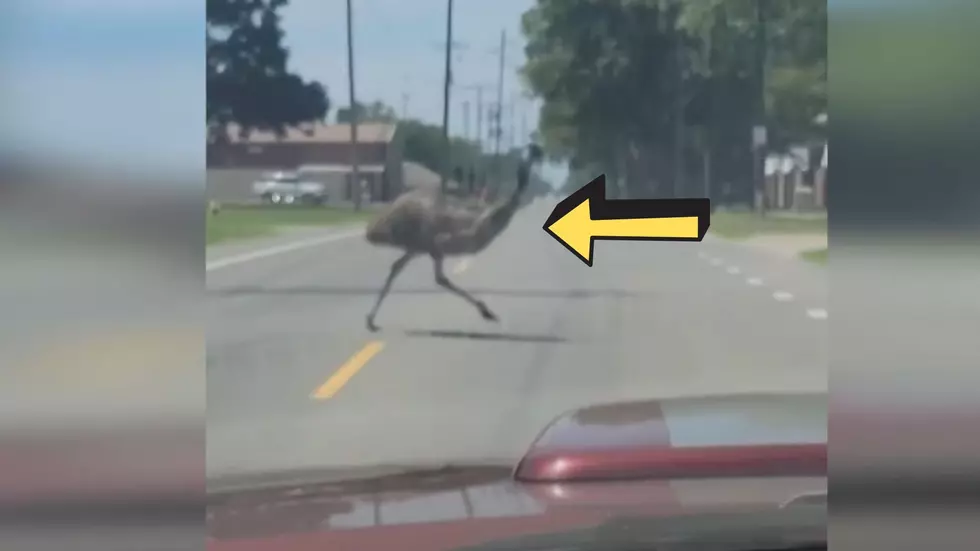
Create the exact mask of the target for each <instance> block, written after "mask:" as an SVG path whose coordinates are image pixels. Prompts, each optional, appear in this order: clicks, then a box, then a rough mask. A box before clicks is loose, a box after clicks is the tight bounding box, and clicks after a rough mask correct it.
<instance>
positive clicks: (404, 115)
mask: <svg viewBox="0 0 980 551" xmlns="http://www.w3.org/2000/svg"><path fill="white" fill-rule="evenodd" d="M408 97H409V94H408V92H402V119H403V120H404V119H407V118H408Z"/></svg>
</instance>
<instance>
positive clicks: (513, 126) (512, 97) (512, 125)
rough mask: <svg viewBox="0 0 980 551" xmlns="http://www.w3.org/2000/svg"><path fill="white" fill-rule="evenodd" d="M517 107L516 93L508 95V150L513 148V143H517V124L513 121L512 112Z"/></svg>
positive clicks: (514, 111)
mask: <svg viewBox="0 0 980 551" xmlns="http://www.w3.org/2000/svg"><path fill="white" fill-rule="evenodd" d="M516 107H517V94H511V95H510V133H509V135H510V143H509V147H508V149H507V151H508V152H510V151H513V150H514V145H516V144H517V124H515V122H514V120H515V119H514V113H516Z"/></svg>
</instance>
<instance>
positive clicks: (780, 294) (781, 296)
mask: <svg viewBox="0 0 980 551" xmlns="http://www.w3.org/2000/svg"><path fill="white" fill-rule="evenodd" d="M772 298H774V299H776V300H778V301H779V302H789V301H791V300H793V294H792V293H788V292H786V291H776V292H775V293H773V294H772Z"/></svg>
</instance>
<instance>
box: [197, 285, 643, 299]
mask: <svg viewBox="0 0 980 551" xmlns="http://www.w3.org/2000/svg"><path fill="white" fill-rule="evenodd" d="M470 292H471V293H473V294H474V295H480V296H486V297H505V298H506V297H510V298H532V299H534V298H538V299H590V298H632V297H637V296H640V295H642V294H643V293H639V292H636V291H624V290H621V289H471V290H470ZM208 293H209V294H212V295H215V296H229V297H233V296H262V295H267V296H305V295H311V296H317V295H322V296H329V295H346V296H356V295H370V296H374V295H376V294H377V293H378V291H377V289H375V288H374V287H353V286H324V285H308V286H301V287H263V286H236V287H226V288H221V289H212V290H208ZM391 294H393V295H442V294H446V290H445V289H441V288H439V287H414V288H408V289H392V291H391Z"/></svg>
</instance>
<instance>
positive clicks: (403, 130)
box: [398, 119, 551, 195]
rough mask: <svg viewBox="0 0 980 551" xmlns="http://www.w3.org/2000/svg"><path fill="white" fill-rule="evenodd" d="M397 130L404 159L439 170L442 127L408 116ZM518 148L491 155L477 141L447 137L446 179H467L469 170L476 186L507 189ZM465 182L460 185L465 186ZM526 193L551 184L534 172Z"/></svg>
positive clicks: (544, 189) (546, 188)
mask: <svg viewBox="0 0 980 551" xmlns="http://www.w3.org/2000/svg"><path fill="white" fill-rule="evenodd" d="M398 126H399V128H398V132H399V133H400V134H401V139H402V140H403V144H404V155H405V160H407V161H412V162H415V163H418V164H420V165H422V166H424V167H426V168H428V169H429V170H431V171H433V172H435V173H437V174H440V173H442V170H443V163H444V162H445V148H444V145H443V144H444V142H443V135H442V127H441V126H437V125H434V124H427V123H424V122H421V121H418V120H414V119H408V120H402V121H400V122H399V123H398ZM521 154H522V151H521V150H518V149H514V150H513V151H507V152H504V153H502V154H501V156H500V158H495V157H494V155H493V154H492V153H485V152H481V150H480V147H479V144H477V143H476V142H473V141H470V140H466V139H463V138H458V137H453V138H451V139H450V164H451V165H452V170H451V172H450V175H449V177H450V179H453V180H456V181H459V180H460V178H459V177H458V174H459V173H462V175H463V178H462V183H464V184H467V185H468V183H469V179H470V173H471V172H472V174H473V177H474V179H475V185H476V187H477V188H482V187H484V186H486V187H488V188H490V190H491V191H492V192H494V193H499V192H500V191H504V190H506V189H509V187H510V186H512V185H513V184H514V181H515V178H516V174H517V167H518V163H519V162H520V159H521ZM465 187H466V186H464V188H465ZM530 188H531V189H530V194H531V195H539V194H544V193H547V192H549V191H550V190H551V186H550V185H548V183H547V182H546V181H545V180H543V179H541V178H540V177H539V176H538V175H532V177H531V183H530Z"/></svg>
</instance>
